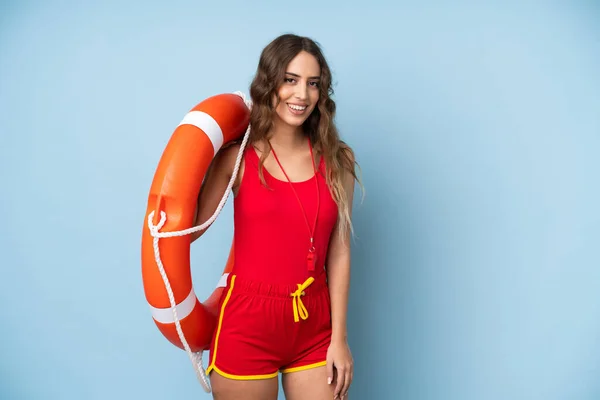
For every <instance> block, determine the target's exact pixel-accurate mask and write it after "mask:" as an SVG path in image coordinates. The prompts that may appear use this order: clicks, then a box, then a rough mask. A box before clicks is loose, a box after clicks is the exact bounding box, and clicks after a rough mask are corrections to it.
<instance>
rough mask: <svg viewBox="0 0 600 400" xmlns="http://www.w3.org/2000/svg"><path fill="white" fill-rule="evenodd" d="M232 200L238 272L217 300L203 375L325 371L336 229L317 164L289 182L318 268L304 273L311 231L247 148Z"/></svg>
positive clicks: (283, 187) (284, 189)
mask: <svg viewBox="0 0 600 400" xmlns="http://www.w3.org/2000/svg"><path fill="white" fill-rule="evenodd" d="M244 163H245V164H244V165H245V168H244V174H243V177H242V181H241V183H240V188H239V191H238V194H237V196H236V197H235V200H234V229H235V231H234V243H235V249H234V251H235V265H234V267H233V270H232V272H231V273H230V275H229V276H228V280H227V287H226V288H225V290H224V291H223V296H222V297H221V300H220V315H219V321H218V325H217V330H216V332H215V335H214V336H213V339H212V343H211V347H210V363H209V366H208V369H207V373H210V372H212V371H213V370H215V371H216V372H218V373H219V374H221V375H223V376H225V377H227V378H231V379H266V378H272V377H276V376H277V375H278V373H279V371H281V372H283V373H286V372H293V371H299V370H304V369H309V368H314V367H318V366H322V365H325V364H326V356H327V349H328V347H329V343H330V340H331V308H330V299H329V290H328V287H327V280H326V276H327V275H326V271H325V259H326V257H327V249H328V246H329V239H330V237H331V233H332V231H333V228H334V225H335V223H336V222H337V205H336V203H335V201H334V200H333V198H332V197H331V195H330V192H329V189H328V187H327V184H326V182H325V163H324V161H323V158H322V157H321V161H320V162H319V165H318V169H317V170H318V173H317V174H316V175H315V176H313V177H312V178H311V179H309V180H306V181H303V182H293V183H292V184H293V185H294V186H293V187H294V189H295V190H296V193H297V194H298V197H299V198H300V200H301V201H302V206H303V207H304V210H305V212H306V217H307V219H308V221H309V223H310V225H311V227H312V226H313V224H314V221H315V213H316V212H317V191H316V185H315V179H317V183H318V185H319V193H320V204H319V207H318V208H319V215H318V218H317V224H316V227H315V231H314V246H315V249H316V263H315V267H314V270H313V271H309V268H308V265H307V264H308V263H307V253H308V249H309V248H310V232H309V229H308V227H307V223H306V220H305V216H304V212H303V211H302V209H301V208H300V204H299V203H298V199H297V198H296V195H295V194H294V191H293V190H292V188H291V187H290V183H289V182H288V181H282V180H279V179H277V178H274V177H273V176H272V175H270V174H269V172H268V171H267V170H266V168H263V173H264V177H265V181H266V183H267V186H268V187H265V186H264V185H262V183H261V181H260V177H259V175H258V164H259V157H258V154H257V153H256V151H255V150H254V148H253V147H252V146H250V147H249V148H248V149H247V150H246V152H245V157H244Z"/></svg>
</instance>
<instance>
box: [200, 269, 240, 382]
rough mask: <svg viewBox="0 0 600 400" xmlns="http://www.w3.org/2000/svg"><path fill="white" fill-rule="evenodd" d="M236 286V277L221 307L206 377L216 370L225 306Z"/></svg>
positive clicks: (232, 279)
mask: <svg viewBox="0 0 600 400" xmlns="http://www.w3.org/2000/svg"><path fill="white" fill-rule="evenodd" d="M234 284H235V275H233V276H232V277H231V285H230V286H229V291H227V296H226V297H225V300H223V305H222V306H221V312H220V313H219V324H218V325H217V332H216V333H215V335H216V336H215V348H214V351H213V355H212V360H211V362H210V365H209V366H208V368H207V369H206V375H208V374H210V371H211V370H213V369H215V360H216V359H217V348H218V345H219V334H220V333H221V326H222V325H223V315H224V314H225V306H226V305H227V302H229V298H230V297H231V292H232V291H233V286H234Z"/></svg>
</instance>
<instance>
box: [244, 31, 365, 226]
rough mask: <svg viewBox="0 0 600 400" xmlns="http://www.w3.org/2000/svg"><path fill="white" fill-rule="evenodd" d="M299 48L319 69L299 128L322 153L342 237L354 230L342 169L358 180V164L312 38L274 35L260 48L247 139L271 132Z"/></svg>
mask: <svg viewBox="0 0 600 400" xmlns="http://www.w3.org/2000/svg"><path fill="white" fill-rule="evenodd" d="M301 51H305V52H307V53H309V54H312V55H313V56H314V57H315V58H316V59H317V61H318V63H319V66H320V69H321V80H320V84H319V101H318V104H317V106H316V107H315V109H314V110H313V111H312V113H311V114H310V116H309V117H308V118H307V119H306V121H305V122H304V124H303V125H302V128H303V132H304V133H305V134H306V135H307V136H309V137H310V140H311V142H312V144H313V147H314V149H315V152H316V153H317V154H320V155H321V157H324V160H325V163H326V166H327V174H326V182H327V186H328V187H329V190H330V192H331V195H332V197H333V199H334V201H335V202H336V204H337V207H338V223H339V227H340V234H341V235H342V237H343V238H345V237H346V234H347V233H348V230H350V231H351V232H353V228H352V223H351V218H350V212H349V210H350V205H349V204H348V197H347V193H346V190H345V189H344V185H343V173H342V172H343V170H346V171H348V172H349V173H351V174H352V176H353V179H354V180H356V181H358V183H359V184H360V180H359V178H358V177H357V174H356V170H355V165H356V166H357V167H358V164H357V163H356V161H355V158H354V153H353V152H352V150H351V148H350V147H349V146H348V145H346V144H345V143H344V142H342V141H341V140H340V136H339V133H338V130H337V128H336V126H335V123H334V118H335V111H336V105H335V102H334V101H333V99H332V98H331V96H332V95H333V88H332V87H331V80H332V78H331V70H330V69H329V65H328V64H327V61H326V59H325V57H324V56H323V52H322V51H321V49H320V46H319V44H318V43H316V42H315V41H314V40H312V39H310V38H307V37H302V36H297V35H293V34H285V35H281V36H279V37H277V38H276V39H274V40H273V41H272V42H271V43H269V44H268V45H267V46H266V47H265V48H264V50H263V51H262V53H261V55H260V59H259V63H258V67H257V71H256V75H255V77H254V79H253V81H252V84H251V86H250V96H251V98H252V102H253V105H252V111H251V115H250V124H251V126H252V128H251V132H250V137H249V143H250V144H251V145H252V144H254V143H257V142H259V141H261V140H268V139H270V136H269V135H270V134H271V128H272V127H273V118H274V114H275V107H274V105H273V98H274V97H276V98H277V100H278V101H277V103H278V102H279V100H280V99H279V98H278V95H277V93H278V89H279V87H280V86H281V85H282V84H283V82H284V79H285V72H286V67H287V65H288V64H289V63H290V61H292V59H293V58H294V57H296V56H297V55H298V53H300V52H301ZM269 151H270V148H269ZM267 156H268V152H267V151H265V152H262V154H261V158H260V165H259V168H258V170H259V174H260V180H261V181H262V183H263V184H265V185H266V183H265V180H264V175H263V168H262V167H263V164H264V162H265V159H266V158H267ZM361 187H362V185H361Z"/></svg>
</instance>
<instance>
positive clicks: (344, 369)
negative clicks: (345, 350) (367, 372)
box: [333, 362, 354, 399]
mask: <svg viewBox="0 0 600 400" xmlns="http://www.w3.org/2000/svg"><path fill="white" fill-rule="evenodd" d="M336 375H337V376H336V386H335V390H334V392H333V398H334V399H344V398H345V397H346V396H348V390H350V384H351V383H352V379H353V377H354V366H353V365H352V362H349V363H346V364H344V365H342V366H340V367H336Z"/></svg>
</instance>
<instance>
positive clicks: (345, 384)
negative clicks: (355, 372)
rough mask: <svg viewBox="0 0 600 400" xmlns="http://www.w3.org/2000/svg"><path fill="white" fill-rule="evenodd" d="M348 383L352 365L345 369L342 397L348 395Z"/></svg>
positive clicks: (350, 377)
mask: <svg viewBox="0 0 600 400" xmlns="http://www.w3.org/2000/svg"><path fill="white" fill-rule="evenodd" d="M350 383H352V367H351V366H350V367H348V370H347V371H346V378H345V379H344V388H343V389H342V398H345V397H346V396H348V390H349V389H350Z"/></svg>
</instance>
